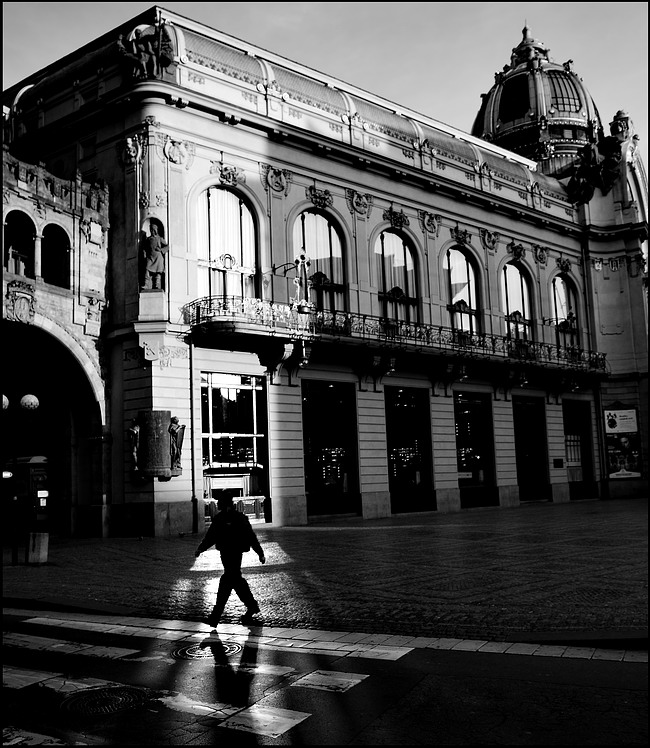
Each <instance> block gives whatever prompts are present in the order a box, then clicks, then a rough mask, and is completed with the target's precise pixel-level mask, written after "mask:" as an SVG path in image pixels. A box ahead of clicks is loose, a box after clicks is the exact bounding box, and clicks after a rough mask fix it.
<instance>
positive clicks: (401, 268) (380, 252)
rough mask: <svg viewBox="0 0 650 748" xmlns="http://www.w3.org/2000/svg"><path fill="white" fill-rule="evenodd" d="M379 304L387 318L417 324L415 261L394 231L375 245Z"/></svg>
mask: <svg viewBox="0 0 650 748" xmlns="http://www.w3.org/2000/svg"><path fill="white" fill-rule="evenodd" d="M375 260H376V267H377V276H378V278H379V301H380V302H381V305H382V314H383V316H384V317H386V318H389V319H395V320H402V321H404V322H416V321H417V297H418V289H417V279H416V273H415V259H414V253H413V250H412V249H411V247H410V246H409V245H408V244H407V242H406V240H405V239H404V238H403V237H401V236H400V235H399V234H397V233H395V232H394V231H382V232H381V234H379V236H378V237H377V241H376V242H375Z"/></svg>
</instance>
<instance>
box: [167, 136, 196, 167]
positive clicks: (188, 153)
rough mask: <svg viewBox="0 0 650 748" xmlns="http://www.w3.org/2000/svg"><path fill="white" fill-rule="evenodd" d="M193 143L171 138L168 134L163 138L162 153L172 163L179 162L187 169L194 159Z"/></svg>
mask: <svg viewBox="0 0 650 748" xmlns="http://www.w3.org/2000/svg"><path fill="white" fill-rule="evenodd" d="M194 152H195V148H194V143H188V142H187V141H186V140H182V141H181V140H172V138H170V137H169V136H167V138H165V144H164V145H163V153H164V154H165V156H166V157H167V160H168V161H171V163H172V164H179V165H181V166H185V168H186V169H189V168H190V167H191V166H192V163H193V161H194Z"/></svg>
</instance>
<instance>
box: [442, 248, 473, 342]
mask: <svg viewBox="0 0 650 748" xmlns="http://www.w3.org/2000/svg"><path fill="white" fill-rule="evenodd" d="M444 271H445V275H446V278H447V294H448V299H449V303H448V306H447V308H448V310H449V315H450V321H451V327H452V328H453V329H454V330H455V331H457V332H460V333H463V332H464V333H470V334H472V333H476V332H480V326H479V317H478V307H479V300H478V287H477V282H476V271H475V269H474V265H473V263H472V261H471V260H470V258H469V256H468V255H467V254H465V252H463V251H461V250H460V249H454V248H451V249H448V250H447V254H446V256H445V263H444Z"/></svg>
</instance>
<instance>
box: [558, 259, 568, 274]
mask: <svg viewBox="0 0 650 748" xmlns="http://www.w3.org/2000/svg"><path fill="white" fill-rule="evenodd" d="M555 263H556V265H557V266H558V268H559V269H560V271H561V272H562V273H568V272H569V271H570V270H571V260H568V259H567V258H566V257H558V258H556V260H555Z"/></svg>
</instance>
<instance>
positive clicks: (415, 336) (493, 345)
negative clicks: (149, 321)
mask: <svg viewBox="0 0 650 748" xmlns="http://www.w3.org/2000/svg"><path fill="white" fill-rule="evenodd" d="M182 312H183V321H184V323H185V324H187V325H189V326H190V327H191V328H192V329H193V330H195V329H201V331H202V332H203V333H204V335H210V334H214V335H219V334H231V335H232V334H237V335H240V336H241V335H255V336H267V337H268V336H272V337H274V338H276V339H281V338H284V339H287V340H303V341H305V342H309V343H314V342H317V341H322V342H339V343H345V344H349V345H354V344H364V345H370V346H373V345H374V346H381V347H384V348H386V347H387V348H390V349H391V350H400V351H403V352H414V353H415V352H417V353H438V354H443V355H449V354H455V355H456V356H462V357H467V358H473V359H483V360H493V361H499V360H501V361H513V362H514V361H516V362H525V363H526V364H529V365H534V366H546V367H548V366H551V367H557V368H559V369H572V370H574V371H581V372H594V373H605V372H606V370H607V363H606V358H605V354H604V353H596V352H594V351H587V350H582V349H580V348H576V347H574V346H560V345H555V344H550V343H541V342H536V341H530V340H526V341H524V340H513V339H511V338H508V337H505V336H502V335H491V334H487V333H476V332H468V331H461V330H454V329H452V328H451V327H442V326H439V325H427V324H422V323H418V322H404V321H401V320H391V319H386V318H384V317H374V316H371V315H368V314H356V313H352V312H338V311H335V312H330V311H315V310H314V309H313V308H310V307H304V306H297V305H296V304H289V303H280V302H272V301H267V300H263V299H253V298H241V297H223V296H220V297H214V296H213V297H205V298H202V299H196V300H195V301H192V302H190V303H189V304H186V305H185V306H184V307H182Z"/></svg>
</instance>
